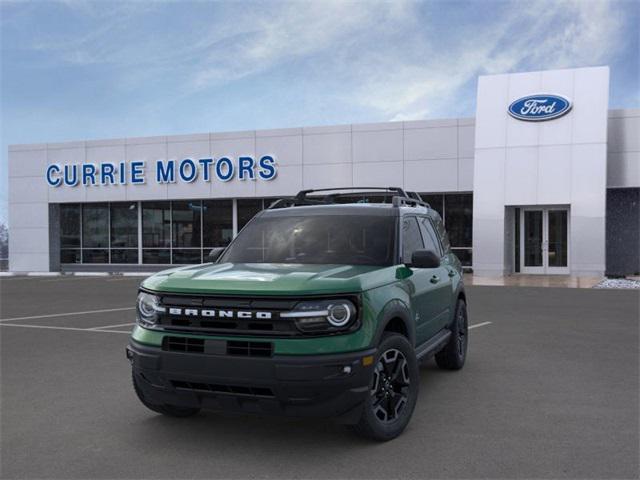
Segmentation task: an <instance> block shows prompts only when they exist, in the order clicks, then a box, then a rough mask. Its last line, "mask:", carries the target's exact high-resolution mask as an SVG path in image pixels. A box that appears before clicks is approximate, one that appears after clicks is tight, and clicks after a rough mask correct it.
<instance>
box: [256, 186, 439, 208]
mask: <svg viewBox="0 0 640 480" xmlns="http://www.w3.org/2000/svg"><path fill="white" fill-rule="evenodd" d="M342 190H349V192H341V193H340V191H342ZM353 190H357V191H358V192H363V193H371V194H373V195H376V194H378V195H380V194H384V193H391V194H394V195H392V197H391V204H392V205H393V206H394V207H400V206H403V205H406V206H423V207H427V208H431V207H430V205H429V204H428V203H426V202H424V201H423V200H422V197H420V194H419V193H417V192H405V191H404V190H403V189H402V188H400V187H336V188H318V189H310V190H300V191H299V192H298V193H297V194H296V195H295V196H294V197H286V198H281V199H280V200H276V201H275V202H273V203H272V204H271V205H269V207H268V209H274V208H286V207H297V206H303V205H330V204H332V203H336V202H335V200H336V198H339V197H341V196H351V195H353V193H354V192H353ZM318 192H336V193H330V194H327V195H325V196H324V197H322V198H317V197H316V198H309V195H310V194H314V193H318Z"/></svg>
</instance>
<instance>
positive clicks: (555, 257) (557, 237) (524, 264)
mask: <svg viewBox="0 0 640 480" xmlns="http://www.w3.org/2000/svg"><path fill="white" fill-rule="evenodd" d="M520 232H521V235H520V239H519V240H520V245H519V247H520V249H519V251H520V252H521V254H520V272H521V273H539V274H568V273H569V211H568V209H566V208H561V207H545V208H539V207H530V208H529V207H527V208H523V209H522V213H521V215H520Z"/></svg>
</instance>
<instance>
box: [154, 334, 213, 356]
mask: <svg viewBox="0 0 640 480" xmlns="http://www.w3.org/2000/svg"><path fill="white" fill-rule="evenodd" d="M162 349H163V350H168V351H170V352H189V353H204V340H203V339H201V338H188V337H164V339H163V340H162Z"/></svg>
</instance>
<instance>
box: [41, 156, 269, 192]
mask: <svg viewBox="0 0 640 480" xmlns="http://www.w3.org/2000/svg"><path fill="white" fill-rule="evenodd" d="M149 170H151V172H147V162H145V161H144V160H138V161H131V162H118V163H112V162H101V163H80V164H78V163H73V164H64V165H61V164H58V163H52V164H50V165H47V170H46V175H45V176H46V179H47V183H48V184H49V185H50V186H52V187H60V186H62V185H65V186H67V187H75V186H76V185H83V186H100V185H143V184H145V183H147V178H150V179H151V180H152V181H155V183H175V182H182V183H192V182H195V181H197V180H198V181H203V182H211V181H212V180H216V181H219V182H228V181H230V180H233V179H238V180H273V179H274V178H275V177H276V174H277V169H276V161H275V158H274V157H273V156H271V155H264V156H262V157H261V158H260V159H258V160H256V159H254V158H253V157H249V156H245V157H238V158H237V159H234V158H233V157H221V158H218V159H213V158H201V159H199V160H193V159H191V158H185V159H183V160H180V161H177V160H157V161H156V162H155V163H153V164H152V166H151V167H150V168H149Z"/></svg>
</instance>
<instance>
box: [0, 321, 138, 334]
mask: <svg viewBox="0 0 640 480" xmlns="http://www.w3.org/2000/svg"><path fill="white" fill-rule="evenodd" d="M0 327H22V328H44V329H46V330H71V331H73V332H103V333H126V334H130V333H131V332H125V331H123V330H94V329H92V328H75V327H53V326H51V325H24V324H17V323H0Z"/></svg>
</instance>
